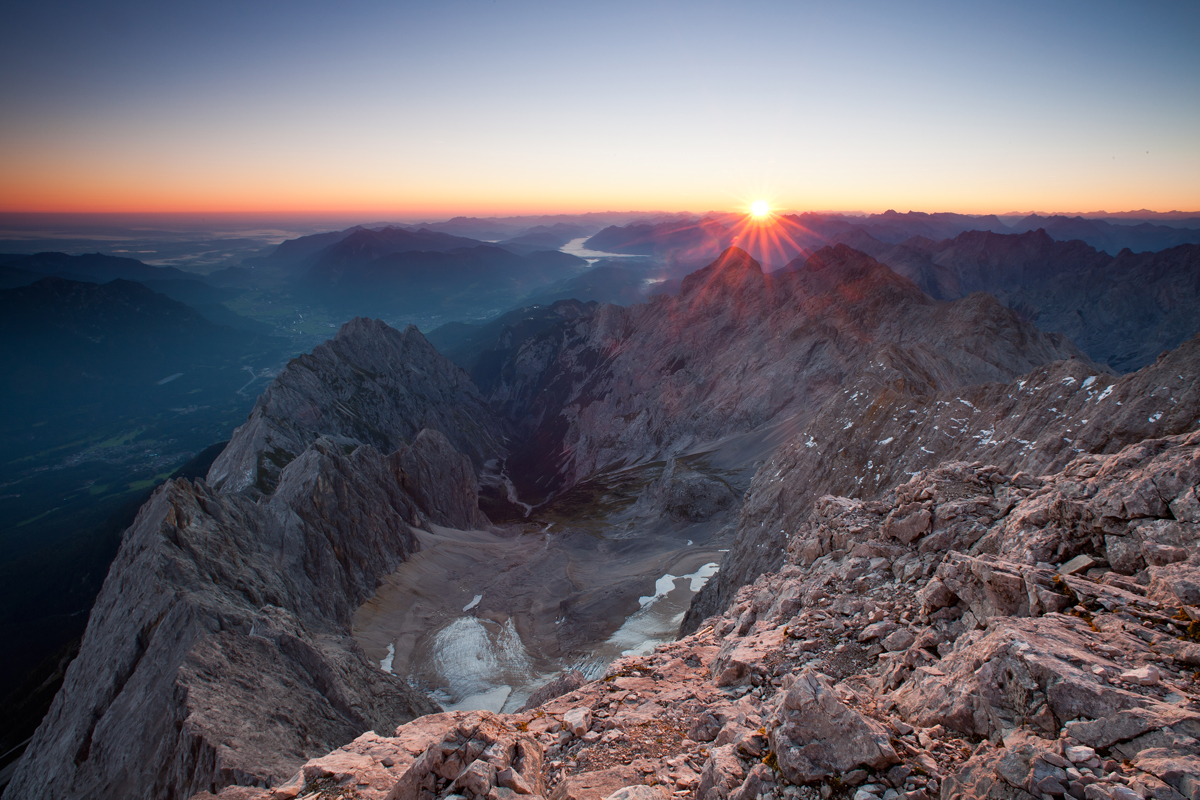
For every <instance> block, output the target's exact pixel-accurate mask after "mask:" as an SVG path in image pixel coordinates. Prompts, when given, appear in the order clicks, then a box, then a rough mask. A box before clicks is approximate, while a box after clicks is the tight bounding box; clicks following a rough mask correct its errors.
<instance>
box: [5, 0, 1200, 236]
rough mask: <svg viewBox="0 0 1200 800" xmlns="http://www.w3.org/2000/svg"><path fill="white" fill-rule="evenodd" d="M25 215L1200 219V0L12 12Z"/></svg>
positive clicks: (250, 4) (8, 17)
mask: <svg viewBox="0 0 1200 800" xmlns="http://www.w3.org/2000/svg"><path fill="white" fill-rule="evenodd" d="M0 3H2V4H3V18H4V19H5V25H4V28H5V33H4V35H3V39H4V45H3V47H0V211H73V212H84V211H86V212H97V211H114V212H115V211H122V212H197V211H200V212H259V213H262V212H283V213H296V214H315V213H361V214H364V215H367V216H372V217H384V216H390V217H399V216H428V217H433V216H436V215H439V214H441V215H452V214H475V215H487V214H516V213H576V212H583V211H603V210H664V211H682V210H689V211H694V212H703V211H707V210H738V209H741V208H745V207H747V206H748V205H749V204H750V203H751V202H752V201H754V200H758V199H765V200H767V201H768V202H770V203H771V205H772V207H773V208H777V209H790V210H797V211H804V210H844V211H849V210H856V211H883V210H885V209H889V208H894V209H896V210H899V211H907V210H910V209H911V210H923V211H958V212H964V213H1010V212H1019V211H1032V210H1041V211H1096V210H1101V209H1103V210H1108V211H1121V210H1131V209H1141V208H1148V209H1151V210H1155V211H1168V210H1174V209H1178V210H1197V209H1200V47H1197V46H1196V42H1197V41H1200V3H1197V2H1195V0H1181V1H1180V2H1144V1H1143V2H1127V3H1112V2H1103V0H1090V1H1089V2H1066V1H1063V2H1056V1H1055V0H1039V1H1038V2H1003V1H1002V0H997V1H996V2H990V3H976V2H965V3H964V2H956V3H933V2H903V3H899V2H894V1H893V2H879V3H874V2H839V3H833V2H828V0H825V1H824V2H805V1H804V0H792V1H791V2H752V1H749V0H743V1H742V2H715V3H710V2H702V1H700V0H693V1H692V2H654V0H636V1H635V2H589V3H583V2H561V0H560V1H559V2H544V3H543V2H515V1H510V0H482V1H479V2H458V1H456V0H444V1H443V2H437V3H409V2H403V1H393V2H352V1H348V2H336V3H335V2H320V3H306V2H286V3H284V2H271V1H270V0H260V1H257V2H256V1H255V0H239V2H224V1H223V0H210V1H209V2H204V3H187V4H184V3H163V2H152V3H140V2H122V1H121V0H109V2H105V3H94V2H90V3H83V2H58V1H57V0H48V1H45V2H38V3H18V2H15V1H14V0H0Z"/></svg>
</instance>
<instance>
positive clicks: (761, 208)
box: [750, 200, 771, 219]
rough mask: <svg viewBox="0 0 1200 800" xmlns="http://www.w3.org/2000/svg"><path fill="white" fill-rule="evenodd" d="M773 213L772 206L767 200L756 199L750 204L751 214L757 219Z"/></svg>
mask: <svg viewBox="0 0 1200 800" xmlns="http://www.w3.org/2000/svg"><path fill="white" fill-rule="evenodd" d="M770 213H771V206H770V205H769V204H768V203H767V201H766V200H755V201H754V202H753V203H751V204H750V214H751V215H752V216H754V217H755V218H757V219H762V218H764V217H766V216H767V215H769V214H770Z"/></svg>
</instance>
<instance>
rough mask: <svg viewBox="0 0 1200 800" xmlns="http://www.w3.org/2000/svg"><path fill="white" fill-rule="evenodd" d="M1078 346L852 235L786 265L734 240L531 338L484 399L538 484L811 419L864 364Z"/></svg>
mask: <svg viewBox="0 0 1200 800" xmlns="http://www.w3.org/2000/svg"><path fill="white" fill-rule="evenodd" d="M1073 357H1074V358H1083V354H1082V353H1080V352H1079V351H1078V350H1077V349H1075V347H1074V346H1073V345H1071V344H1070V343H1069V342H1067V341H1065V340H1064V339H1062V338H1061V337H1057V336H1053V335H1048V334H1044V333H1041V332H1040V331H1038V330H1037V329H1036V328H1034V327H1033V326H1032V325H1030V324H1028V323H1026V322H1022V321H1021V320H1020V318H1019V317H1018V316H1017V315H1016V314H1015V313H1014V312H1012V311H1011V310H1009V309H1006V308H1004V307H1003V306H1001V305H1000V304H999V303H997V302H996V301H995V300H993V299H991V298H988V297H985V296H972V297H970V298H965V299H963V300H961V301H958V302H955V303H938V302H935V301H933V300H931V299H930V298H929V297H928V296H926V295H924V294H923V293H922V292H921V291H920V290H919V289H918V288H917V287H916V286H915V285H914V284H913V283H911V282H910V281H908V280H907V279H905V278H902V277H900V276H899V275H897V274H895V273H894V272H892V271H891V270H890V269H888V268H887V267H886V266H884V265H882V264H880V263H878V262H876V261H875V260H874V259H872V258H870V257H869V256H866V255H864V254H862V253H859V252H857V251H855V250H852V249H851V248H849V247H846V246H844V245H841V246H838V247H835V248H827V249H824V250H821V251H819V252H818V253H816V254H814V255H813V256H812V257H811V258H809V259H808V260H807V262H806V263H805V264H804V266H803V267H802V268H801V269H799V270H797V271H794V272H789V273H780V274H777V275H764V274H763V272H762V270H761V268H760V267H759V265H758V263H757V262H755V261H754V260H753V259H751V258H750V257H749V256H747V255H746V254H745V253H744V252H742V251H741V250H738V249H737V248H730V249H728V250H726V251H725V253H723V254H722V256H721V257H720V258H719V259H718V260H717V261H716V262H714V263H713V264H711V265H710V266H708V267H706V268H704V269H702V270H699V271H697V272H695V273H692V274H691V275H689V276H688V277H687V278H686V279H685V280H684V282H683V286H682V289H681V291H680V292H679V294H678V295H677V296H675V297H658V298H655V299H654V301H653V302H651V303H649V304H646V305H640V306H633V307H631V308H628V309H626V308H619V307H616V306H601V307H600V308H599V309H597V310H596V311H595V313H594V314H592V315H591V316H588V317H581V318H577V319H572V320H568V321H564V322H562V323H561V324H560V325H559V326H558V327H557V328H555V329H554V335H549V334H543V335H541V336H539V337H536V338H535V339H532V340H530V341H528V342H526V343H523V344H522V345H521V346H520V347H518V348H516V349H515V350H513V351H511V352H510V354H509V358H508V361H507V363H506V364H505V366H504V367H503V369H502V370H501V372H502V374H503V375H505V380H504V381H503V382H502V383H501V384H500V385H498V386H496V387H495V388H493V389H492V390H491V392H490V394H489V400H491V402H492V404H493V406H494V407H495V408H496V409H497V410H498V411H499V412H500V413H501V414H503V415H505V416H506V417H508V418H509V419H511V420H513V421H514V423H515V424H516V425H517V426H518V430H519V436H518V437H517V438H516V443H515V444H514V447H513V449H512V457H511V459H510V463H511V464H513V465H514V468H513V469H512V474H513V475H514V479H515V480H516V479H517V478H516V476H518V475H519V476H521V478H520V480H519V482H518V485H520V486H521V488H522V490H523V492H522V493H523V494H528V495H530V496H537V495H544V494H546V493H548V492H550V491H553V490H554V489H556V488H559V487H561V486H563V485H569V484H570V483H572V482H574V481H576V480H578V479H579V478H580V477H581V476H584V475H587V474H589V473H591V472H593V471H595V470H596V469H597V468H599V467H602V466H605V465H608V464H612V463H617V462H622V463H626V464H628V463H636V462H638V461H642V460H652V459H654V458H660V457H662V456H664V455H672V454H675V453H680V452H686V451H687V450H688V449H690V448H694V447H697V446H699V445H701V444H703V443H706V442H712V441H716V440H719V439H721V438H722V437H725V436H729V435H731V434H741V433H745V432H748V431H752V430H756V429H761V428H763V427H764V426H768V425H771V424H776V423H780V422H783V421H784V420H789V421H790V422H789V424H792V425H803V424H804V423H805V422H807V421H810V420H811V419H813V418H814V417H815V416H816V415H817V413H818V412H819V410H820V409H821V408H822V405H823V404H824V403H825V402H826V401H827V400H829V399H830V398H832V397H833V396H834V395H835V394H836V393H837V391H838V390H839V388H841V387H842V386H843V385H845V384H846V383H847V382H852V381H854V380H855V379H857V378H858V377H859V376H867V375H870V376H871V380H873V381H874V382H876V383H878V384H879V385H881V386H891V387H893V389H894V390H896V391H901V392H911V393H916V392H926V393H927V392H933V391H937V390H939V389H941V388H948V387H954V386H963V385H969V384H974V383H983V382H988V381H1008V380H1011V379H1012V378H1013V377H1015V376H1017V375H1020V374H1022V373H1025V372H1028V371H1029V370H1031V369H1033V368H1034V367H1037V366H1039V365H1041V364H1044V363H1047V362H1049V361H1053V360H1056V359H1064V358H1073Z"/></svg>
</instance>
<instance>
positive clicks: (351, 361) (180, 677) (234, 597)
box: [5, 321, 495, 798]
mask: <svg viewBox="0 0 1200 800" xmlns="http://www.w3.org/2000/svg"><path fill="white" fill-rule="evenodd" d="M318 349H319V350H320V352H319V353H318V354H317V355H316V356H314V357H308V358H304V359H299V360H297V361H296V362H293V364H292V365H291V366H290V367H289V369H288V371H287V372H286V373H285V374H284V375H281V376H280V378H279V379H278V380H277V381H276V383H275V384H274V385H273V386H272V389H271V390H269V391H268V393H267V395H265V396H264V397H263V398H262V399H260V402H259V404H258V406H257V407H256V409H255V412H254V414H253V415H252V417H251V420H250V421H249V422H248V423H247V424H246V425H244V426H243V427H242V428H240V429H238V431H237V433H236V434H235V437H234V441H233V442H232V443H231V445H230V447H229V448H228V449H227V450H226V453H225V455H224V460H223V461H219V462H218V463H217V464H216V465H214V467H213V470H212V471H210V478H211V479H212V480H213V483H214V484H217V485H212V484H208V483H206V482H204V481H196V482H195V483H194V484H193V483H190V482H188V481H186V480H177V481H173V482H170V483H168V484H166V485H164V486H163V487H162V488H160V489H159V490H158V491H157V492H156V493H155V495H154V497H153V498H152V499H151V501H150V502H149V503H148V504H147V505H146V506H145V507H144V508H143V509H142V510H141V512H140V513H139V515H138V518H137V520H136V522H135V523H134V525H133V526H132V527H131V528H130V529H129V530H128V531H127V532H126V534H125V538H124V541H123V543H122V546H121V550H120V552H119V554H118V556H117V558H116V561H115V562H114V564H113V566H112V568H111V570H110V572H109V575H108V578H107V580H106V581H105V584H104V588H103V589H102V591H101V593H100V596H99V598H98V600H97V603H96V605H95V607H94V609H93V611H92V615H91V618H90V619H89V623H88V628H87V632H86V634H85V636H84V640H83V645H82V649H81V652H80V655H79V657H78V658H77V659H76V660H75V661H74V662H73V663H72V664H71V666H70V668H69V670H68V672H67V675H66V680H65V683H64V686H63V689H62V690H61V691H60V692H59V694H58V696H57V697H56V698H55V701H54V704H53V706H52V707H51V710H50V712H49V714H48V715H47V717H46V719H45V720H44V721H43V723H42V726H41V727H40V728H39V729H38V733H37V734H36V735H35V737H34V739H33V741H32V742H31V743H30V745H29V747H28V749H27V751H26V754H25V756H24V757H23V759H22V761H21V763H20V766H19V768H18V771H17V773H16V775H15V777H14V779H13V782H12V783H11V784H10V786H9V788H8V790H7V792H6V794H5V796H6V797H20V798H37V797H45V798H68V797H79V798H84V797H86V798H93V797H146V798H179V797H187V796H189V795H191V794H193V793H194V792H196V791H199V790H201V789H204V788H216V787H219V786H223V785H226V784H228V783H232V782H243V783H244V782H249V783H252V784H260V785H268V784H270V783H273V782H278V781H279V780H281V779H283V778H285V777H286V776H288V775H290V774H291V773H292V772H294V771H295V769H296V767H297V766H298V765H299V764H301V763H303V761H304V760H305V759H306V758H310V757H312V756H313V755H315V754H318V753H322V752H325V751H326V750H328V749H329V748H331V747H334V746H336V745H338V744H340V743H342V742H345V741H348V740H349V739H350V738H353V737H354V736H356V735H358V734H359V733H361V732H362V731H363V730H367V729H377V730H380V731H388V730H391V729H392V728H393V727H394V726H395V725H396V724H397V723H399V722H402V721H404V720H406V719H411V718H412V717H414V716H418V715H420V714H425V713H429V712H431V711H436V710H437V706H436V704H434V703H432V701H430V700H429V699H428V698H426V697H425V696H424V695H422V694H420V693H419V692H416V691H414V690H413V689H411V688H410V687H409V686H408V685H407V684H406V683H405V682H404V681H402V680H400V679H398V678H395V677H394V676H392V675H390V674H387V673H384V672H383V671H382V670H380V669H379V668H378V666H377V665H376V664H374V663H372V662H371V661H369V660H368V659H367V658H366V656H365V655H364V654H363V652H362V650H361V648H360V647H359V646H358V645H357V644H356V643H355V642H354V640H353V639H352V638H351V637H350V635H349V634H350V624H351V618H352V615H353V613H354V610H355V609H356V608H357V607H358V606H359V605H360V604H362V603H363V602H364V601H365V600H366V599H367V598H369V597H370V596H371V595H372V593H373V592H374V590H375V588H376V586H377V585H378V583H379V582H380V580H381V579H382V578H383V577H384V576H386V575H387V574H389V573H390V572H392V571H393V570H394V569H395V568H396V567H397V566H398V565H399V564H400V562H402V561H403V560H405V559H406V558H407V557H408V556H409V555H410V554H411V553H412V552H413V551H414V550H415V549H416V546H417V543H416V539H415V537H414V536H413V534H412V530H411V526H420V527H428V526H429V524H430V523H436V524H441V525H450V526H457V527H463V528H471V527H477V526H480V525H485V524H487V520H486V518H485V517H483V515H482V514H481V513H480V512H479V509H478V504H477V500H478V498H477V489H478V483H477V479H476V470H475V467H474V466H473V464H472V461H471V459H470V458H468V457H467V456H466V455H463V454H461V453H460V452H458V451H457V450H456V449H455V447H454V445H453V444H452V442H451V440H450V439H449V438H447V436H446V435H445V434H443V433H442V432H441V431H440V430H438V429H436V428H424V427H422V426H423V425H425V424H429V425H434V426H439V427H441V428H444V429H445V430H447V431H449V432H450V434H452V435H453V437H454V439H455V440H457V441H458V442H461V443H463V446H464V447H465V448H469V451H470V452H471V453H473V454H474V455H475V457H476V458H483V457H484V456H485V455H489V454H490V453H491V452H492V451H491V450H490V449H489V448H490V447H491V446H492V443H493V442H494V441H495V440H494V439H493V438H492V429H490V428H489V427H488V425H489V424H490V420H491V419H492V418H491V417H490V415H489V414H488V413H487V411H486V409H485V408H484V407H483V406H482V404H481V403H480V401H479V400H478V394H477V393H475V392H474V389H473V387H472V386H471V385H470V383H469V380H468V379H467V378H466V376H465V375H464V374H463V373H462V372H461V370H459V369H458V368H457V367H455V366H453V365H452V364H450V363H449V362H447V361H446V360H445V359H442V358H441V356H439V355H438V354H437V352H436V351H434V350H433V349H432V348H431V347H430V346H429V345H428V343H426V342H425V341H424V339H423V337H421V336H420V334H419V333H418V332H417V331H416V330H415V329H410V331H408V332H406V333H405V334H400V333H398V332H396V331H393V330H391V329H389V328H387V327H386V326H383V325H382V323H370V322H367V321H356V322H355V323H351V324H349V325H347V326H346V327H344V328H343V329H342V331H340V332H339V336H338V338H337V339H336V340H335V341H334V342H332V343H330V344H329V345H328V346H326V347H324V348H323V349H322V348H318ZM331 395H332V396H331ZM326 434H332V435H326ZM406 438H408V439H410V441H411V443H406V442H405V441H404V440H405V439H406ZM376 443H378V444H380V445H382V446H386V447H389V452H390V454H389V455H384V454H383V453H381V452H380V450H379V449H377V447H375V446H374V445H375V444H376ZM256 448H257V449H256ZM280 454H284V455H280ZM260 467H262V469H261V471H260ZM233 478H236V480H234V479H233ZM254 483H257V486H252V485H251V484H254ZM219 487H220V488H219ZM264 488H267V489H271V490H272V491H271V492H270V494H266V495H264V494H263V493H262V490H263V489H264ZM237 489H245V491H234V490H237Z"/></svg>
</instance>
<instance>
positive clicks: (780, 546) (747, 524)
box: [684, 336, 1200, 632]
mask: <svg viewBox="0 0 1200 800" xmlns="http://www.w3.org/2000/svg"><path fill="white" fill-rule="evenodd" d="M898 357H899V356H898V355H897V354H896V353H895V352H886V353H882V354H880V356H879V357H878V358H876V359H874V360H873V361H871V362H869V364H868V365H867V366H866V367H865V368H864V369H863V370H862V372H861V373H860V375H859V376H858V377H857V379H856V380H855V381H853V382H851V383H850V384H849V385H847V386H846V387H844V388H843V389H841V390H840V391H839V392H838V394H837V395H836V396H835V397H834V398H833V399H831V400H830V401H829V402H827V403H826V404H825V406H824V407H823V408H822V409H821V410H820V413H818V414H817V415H816V416H815V417H814V418H813V420H812V421H811V422H809V423H808V424H806V425H804V426H802V428H801V430H800V431H799V432H798V433H797V434H796V435H795V436H793V437H792V438H791V440H790V441H789V442H788V443H787V444H785V445H784V446H782V447H780V448H779V449H778V450H776V451H775V452H774V453H773V454H772V455H771V457H770V458H768V459H767V461H766V463H765V464H764V465H763V466H762V467H761V468H760V469H759V470H758V472H757V473H756V475H755V477H754V480H753V482H752V483H751V487H750V491H749V492H748V493H747V495H746V502H745V504H744V505H743V507H742V511H741V518H740V520H739V522H738V529H737V536H736V539H735V542H734V545H733V547H732V549H731V551H730V553H729V555H728V556H727V557H726V558H725V560H724V561H723V562H722V564H721V570H720V572H719V573H718V574H717V576H716V577H715V578H714V580H712V581H710V582H709V583H708V584H707V585H706V586H705V587H704V589H703V591H702V592H701V594H700V595H698V596H697V598H696V599H695V600H694V601H693V605H692V609H691V610H690V611H689V614H688V618H687V619H686V620H685V621H684V630H685V632H686V631H693V630H696V628H697V626H698V625H699V624H700V621H701V620H702V619H703V618H704V617H706V616H708V615H709V614H712V613H715V612H716V611H719V610H720V609H723V608H725V607H726V606H727V605H728V604H729V603H730V602H731V601H732V598H733V596H734V593H735V592H736V591H737V590H738V588H739V587H741V586H743V585H745V584H747V583H750V582H752V581H753V580H754V579H755V578H756V577H757V576H758V575H760V574H762V573H764V572H768V571H773V570H777V569H779V567H780V566H781V565H782V564H783V563H784V561H783V559H784V549H785V546H786V537H787V535H788V533H789V532H790V531H793V530H795V529H796V527H797V526H798V525H800V524H801V523H802V522H803V520H804V519H805V518H807V516H808V515H809V513H810V512H811V509H812V504H813V503H814V502H815V500H816V499H817V498H818V497H820V496H821V495H823V494H837V495H846V496H852V497H862V498H868V499H869V498H874V497H878V496H879V495H880V494H882V493H884V492H886V491H888V490H889V489H890V488H891V487H894V486H897V485H899V484H901V483H904V482H905V481H907V480H908V478H909V477H910V476H911V475H913V474H915V473H916V472H918V471H920V470H925V469H931V468H933V467H934V466H936V465H937V464H939V463H942V462H943V461H953V460H965V461H976V460H978V461H982V462H984V463H987V464H993V465H996V466H998V467H1000V468H1001V469H1003V470H1004V471H1005V472H1008V473H1014V472H1020V471H1027V472H1031V473H1033V474H1045V473H1053V472H1058V471H1059V470H1061V469H1063V467H1064V466H1065V465H1066V464H1068V463H1069V462H1070V461H1071V460H1072V459H1075V458H1077V457H1079V456H1081V455H1083V454H1087V453H1096V454H1102V453H1113V452H1116V451H1117V450H1120V449H1121V448H1123V447H1125V446H1127V445H1129V444H1132V443H1134V442H1139V441H1143V440H1146V439H1154V438H1159V437H1163V436H1170V435H1173V434H1178V433H1182V432H1184V431H1191V430H1195V429H1196V426H1197V423H1198V422H1200V381H1198V380H1197V376H1200V336H1197V337H1194V338H1192V339H1191V340H1190V341H1187V342H1185V343H1184V344H1183V345H1182V346H1180V347H1179V348H1178V349H1176V350H1174V351H1172V352H1170V353H1164V354H1163V355H1162V357H1160V358H1159V360H1158V361H1156V362H1155V363H1154V364H1151V365H1150V366H1147V367H1144V368H1143V369H1141V370H1139V371H1138V372H1136V373H1132V374H1130V375H1125V376H1122V377H1120V378H1117V377H1115V376H1113V375H1110V374H1108V373H1106V372H1103V371H1099V370H1098V369H1097V368H1096V366H1095V365H1093V364H1091V363H1089V362H1087V361H1085V360H1080V359H1069V360H1066V361H1058V362H1054V363H1051V364H1047V365H1045V366H1043V367H1039V368H1038V369H1035V370H1033V371H1032V372H1031V373H1029V374H1027V375H1024V376H1023V377H1022V378H1020V379H1019V380H1015V381H1013V382H1011V383H991V384H980V385H976V386H969V387H961V388H956V389H953V390H948V391H947V390H943V391H936V392H929V391H924V390H914V387H912V385H911V384H910V383H909V382H908V381H906V379H905V374H904V372H903V371H902V370H899V369H896V368H895V366H894V364H895V361H896V360H897V358H898Z"/></svg>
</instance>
